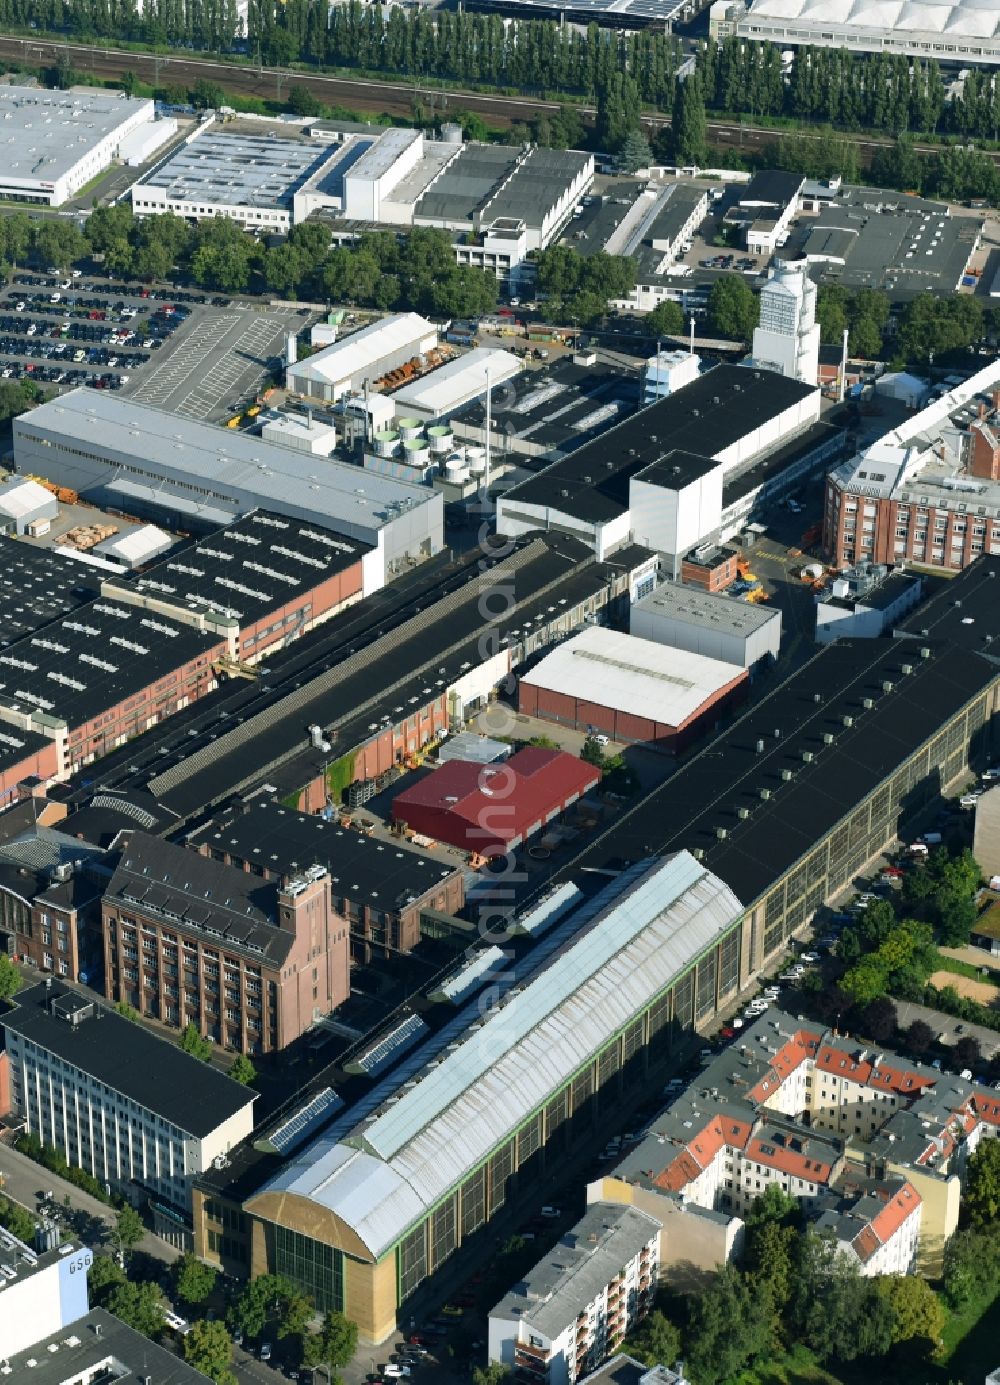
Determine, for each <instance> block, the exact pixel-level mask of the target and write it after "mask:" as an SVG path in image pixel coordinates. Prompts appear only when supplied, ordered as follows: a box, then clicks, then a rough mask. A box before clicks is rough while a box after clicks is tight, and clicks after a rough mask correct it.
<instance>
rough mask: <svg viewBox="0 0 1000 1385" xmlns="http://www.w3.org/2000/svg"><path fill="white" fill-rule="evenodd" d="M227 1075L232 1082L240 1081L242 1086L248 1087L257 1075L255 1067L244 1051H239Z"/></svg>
mask: <svg viewBox="0 0 1000 1385" xmlns="http://www.w3.org/2000/svg"><path fill="white" fill-rule="evenodd" d="M229 1076H230V1077H231V1078H232V1079H233V1081H234V1082H241V1083H242V1084H243V1086H244V1087H249V1086H251V1085H252V1083H253V1081H254V1079H255V1077H256V1076H257V1069H256V1068H255V1067H254V1065H253V1063H251V1061H250V1059H249V1058H248V1057H247V1055H246V1054H245V1053H239V1054H237V1056H236V1061H235V1062H234V1063H233V1066H232V1067H231V1068H230V1069H229Z"/></svg>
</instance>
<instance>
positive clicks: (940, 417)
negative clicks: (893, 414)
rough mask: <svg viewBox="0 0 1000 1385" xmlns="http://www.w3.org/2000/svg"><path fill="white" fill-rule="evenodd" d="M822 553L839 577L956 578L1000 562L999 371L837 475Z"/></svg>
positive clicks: (831, 481)
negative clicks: (907, 572) (889, 567)
mask: <svg viewBox="0 0 1000 1385" xmlns="http://www.w3.org/2000/svg"><path fill="white" fill-rule="evenodd" d="M823 543H824V547H825V549H826V552H827V553H828V555H829V556H830V558H831V560H832V561H833V562H834V563H836V564H837V566H838V567H849V566H852V565H854V564H856V563H861V562H869V561H870V562H876V563H887V564H893V563H897V564H898V563H904V562H915V563H920V564H921V565H922V566H925V567H934V568H941V569H943V570H945V571H952V572H953V571H956V570H958V569H960V568H964V567H968V566H969V564H970V563H973V562H975V560H976V559H977V558H978V557H980V556H981V555H982V554H984V553H987V554H998V553H1000V363H998V362H996V361H994V362H992V363H991V364H990V365H988V366H986V367H984V368H983V369H982V370H980V371H979V372H978V373H977V374H975V375H973V376H972V377H971V379H969V380H967V381H965V383H964V384H962V385H959V386H957V387H956V388H955V389H953V390H951V391H950V392H949V393H947V394H945V395H943V396H942V397H941V398H939V399H936V400H935V401H934V402H932V403H931V404H928V406H927V407H926V408H925V409H922V410H921V411H920V412H919V413H917V414H915V415H914V416H913V417H912V418H909V419H907V420H906V421H905V422H904V423H902V424H901V425H900V426H899V427H898V428H895V429H893V430H892V432H890V433H887V434H886V435H885V436H884V437H883V438H880V439H879V441H878V442H875V443H872V445H871V446H870V447H868V448H867V449H866V450H865V451H864V452H861V453H858V454H857V455H856V456H855V457H853V458H851V459H850V460H849V461H846V462H844V463H843V464H842V465H841V466H839V467H837V468H836V470H834V471H832V472H831V473H830V474H829V476H828V477H827V483H826V500H825V505H824V511H823Z"/></svg>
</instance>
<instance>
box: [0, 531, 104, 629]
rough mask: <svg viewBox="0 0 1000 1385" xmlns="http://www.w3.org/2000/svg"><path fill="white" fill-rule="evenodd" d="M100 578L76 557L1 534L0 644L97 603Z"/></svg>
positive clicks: (92, 569)
mask: <svg viewBox="0 0 1000 1385" xmlns="http://www.w3.org/2000/svg"><path fill="white" fill-rule="evenodd" d="M100 589H101V574H100V573H99V572H98V571H97V570H96V569H95V568H92V567H91V568H88V567H87V566H86V565H85V564H84V563H82V562H80V561H79V559H77V558H68V557H66V556H65V555H64V554H62V553H56V552H55V550H54V549H51V548H36V547H35V546H34V545H33V544H30V543H27V542H26V541H25V540H23V539H12V538H10V537H8V536H7V535H6V534H2V535H0V646H4V645H8V644H11V643H13V641H14V640H17V639H19V638H20V637H21V636H22V635H26V634H29V633H30V632H31V631H33V630H39V629H41V627H42V626H43V625H49V624H50V623H51V622H52V621H53V620H56V619H58V617H59V616H61V615H64V614H65V613H66V612H67V611H73V610H76V608H77V607H78V606H82V605H84V604H85V603H86V602H88V601H93V599H94V597H95V596H97V595H98V594H99V592H100Z"/></svg>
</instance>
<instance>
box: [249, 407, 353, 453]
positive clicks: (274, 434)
mask: <svg viewBox="0 0 1000 1385" xmlns="http://www.w3.org/2000/svg"><path fill="white" fill-rule="evenodd" d="M260 435H261V437H262V438H263V439H264V441H265V442H275V443H279V444H280V445H281V446H282V447H292V448H294V449H295V451H296V452H308V453H309V455H310V456H312V457H329V456H330V455H331V454H332V453H333V452H334V451H335V449H336V446H337V441H338V439H337V430H336V428H335V427H334V426H333V424H330V423H321V422H320V421H319V420H318V419H315V418H313V417H312V416H311V413H310V414H304V413H303V414H288V413H281V412H280V411H279V410H277V409H272V410H268V412H267V413H266V414H265V415H262V423H261V430H260Z"/></svg>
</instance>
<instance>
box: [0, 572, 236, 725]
mask: <svg viewBox="0 0 1000 1385" xmlns="http://www.w3.org/2000/svg"><path fill="white" fill-rule="evenodd" d="M218 644H219V639H218V636H215V635H207V634H202V632H201V631H200V630H196V629H194V627H192V626H190V625H182V624H180V623H179V622H178V621H174V620H170V619H169V617H167V616H161V615H154V614H153V613H152V612H146V611H143V610H142V609H140V608H139V607H137V606H127V605H125V603H124V602H120V601H113V600H111V599H109V598H107V597H101V598H100V599H99V600H97V601H91V602H90V604H89V605H87V606H82V607H80V609H79V610H76V611H73V612H71V613H70V614H68V615H64V616H61V617H60V618H59V619H58V620H55V621H53V622H52V623H51V624H49V625H47V626H46V627H45V628H44V630H39V631H36V632H35V633H34V634H29V635H23V636H22V637H21V638H20V639H19V640H17V641H16V642H15V643H14V644H12V645H10V646H8V647H7V648H6V649H4V650H2V651H0V701H3V702H4V703H7V704H9V705H11V706H13V707H15V708H17V710H19V711H22V712H27V713H31V712H37V711H42V712H44V713H46V714H47V715H48V716H51V717H55V718H62V719H63V720H64V721H65V722H66V724H67V726H68V727H69V728H70V729H73V728H74V727H77V726H80V725H82V724H83V723H84V722H87V721H90V720H91V719H92V718H94V717H96V716H99V715H100V714H101V712H104V711H106V710H107V709H108V708H109V707H114V706H116V705H117V704H118V703H119V702H122V701H124V700H125V699H126V698H128V697H131V696H132V695H133V694H135V693H137V692H139V691H140V689H142V688H148V687H149V686H150V685H151V684H153V683H157V682H159V680H160V679H161V678H164V677H166V675H167V674H169V673H173V672H174V671H175V670H176V669H179V668H181V667H183V665H185V664H187V663H189V662H190V661H191V660H193V659H197V657H198V655H199V654H203V653H207V652H208V651H209V650H210V649H214V648H216V647H217V646H218Z"/></svg>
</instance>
